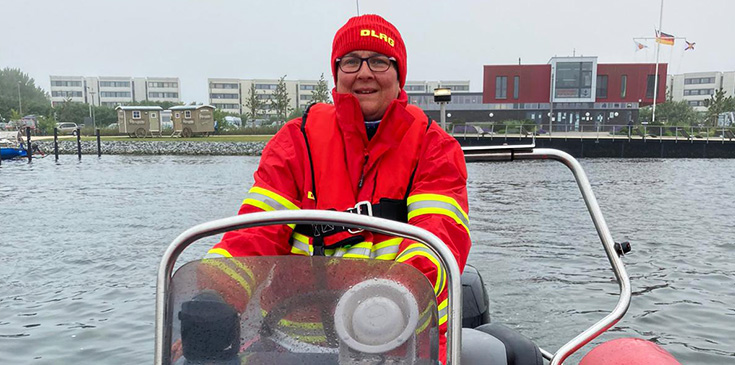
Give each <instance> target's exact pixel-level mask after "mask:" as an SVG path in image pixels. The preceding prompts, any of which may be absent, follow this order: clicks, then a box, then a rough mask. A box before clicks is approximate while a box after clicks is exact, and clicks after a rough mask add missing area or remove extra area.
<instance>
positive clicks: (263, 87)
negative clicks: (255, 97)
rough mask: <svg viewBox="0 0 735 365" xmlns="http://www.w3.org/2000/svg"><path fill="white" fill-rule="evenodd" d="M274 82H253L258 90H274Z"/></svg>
mask: <svg viewBox="0 0 735 365" xmlns="http://www.w3.org/2000/svg"><path fill="white" fill-rule="evenodd" d="M276 86H278V85H276V84H255V88H256V89H258V90H275V89H276Z"/></svg>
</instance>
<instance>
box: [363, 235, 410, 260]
mask: <svg viewBox="0 0 735 365" xmlns="http://www.w3.org/2000/svg"><path fill="white" fill-rule="evenodd" d="M401 242H403V238H401V237H396V238H391V239H388V240H385V241H383V242H379V243H376V244H374V245H373V247H371V249H370V250H371V252H370V257H372V258H374V259H376V260H394V259H395V258H396V256H398V249H399V246H400V245H401Z"/></svg>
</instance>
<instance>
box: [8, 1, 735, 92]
mask: <svg viewBox="0 0 735 365" xmlns="http://www.w3.org/2000/svg"><path fill="white" fill-rule="evenodd" d="M358 7H359V12H360V14H379V15H381V16H383V17H384V18H386V19H387V20H388V21H390V22H391V23H393V24H394V25H395V26H396V28H398V30H399V31H400V32H401V35H402V37H403V39H404V42H405V44H406V48H407V52H408V80H416V81H418V80H469V81H470V90H471V91H482V72H483V67H482V66H483V65H503V64H518V63H519V61H520V62H521V63H522V64H545V63H547V62H548V61H549V59H550V58H551V57H553V56H572V55H577V56H580V55H584V56H597V57H598V63H639V62H651V63H653V62H655V43H654V42H653V41H652V40H641V42H642V43H644V44H647V45H648V46H649V48H647V49H644V50H641V51H636V47H635V43H634V41H633V39H634V38H645V37H649V38H650V37H653V36H654V29H655V28H657V27H658V24H659V11H660V8H661V1H660V0H607V1H602V0H600V1H598V0H528V1H523V0H515V1H509V0H484V1H480V0H454V1H434V0H422V1H421V0H401V1H398V0H358V1H355V0H311V1H307V0H302V1H296V0H289V1H287V0H124V1H123V0H115V1H113V0H0V14H2V16H0V68H5V67H12V68H20V69H21V70H22V71H23V72H26V73H28V74H29V75H30V76H31V77H32V78H34V79H35V81H36V84H37V85H39V86H41V87H42V88H43V89H45V90H47V91H48V90H49V85H50V81H49V75H63V76H131V77H178V78H179V79H180V81H181V97H182V101H184V102H187V103H188V102H192V101H196V102H204V103H206V102H208V98H207V78H240V79H276V78H279V77H281V76H283V75H286V78H287V79H293V80H295V79H306V80H317V79H319V76H320V75H321V74H322V73H324V77H325V78H326V79H327V80H330V86H331V85H332V84H333V83H332V82H331V70H330V67H329V56H330V53H331V45H332V39H333V37H334V33H335V32H336V31H337V29H339V27H341V26H342V25H343V24H344V23H345V22H346V21H347V20H348V19H349V18H350V17H352V16H355V15H356V14H357V12H358ZM733 14H735V1H733V0H700V1H692V0H664V5H663V21H662V23H663V24H662V29H663V31H664V32H666V33H669V34H672V35H674V36H676V37H681V38H682V39H677V40H676V44H675V45H674V46H673V47H671V46H662V47H661V53H660V56H659V59H660V61H661V62H662V63H669V73H671V74H678V73H686V72H707V71H735V46H733V44H735V42H734V41H733V36H735V31H734V30H733V28H732V22H733ZM684 38H686V40H688V41H690V42H696V46H695V49H694V51H686V52H684V48H685V47H684Z"/></svg>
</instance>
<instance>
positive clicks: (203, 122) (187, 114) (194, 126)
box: [169, 105, 214, 137]
mask: <svg viewBox="0 0 735 365" xmlns="http://www.w3.org/2000/svg"><path fill="white" fill-rule="evenodd" d="M169 110H171V121H172V122H173V123H174V134H173V135H174V136H177V135H179V136H182V137H191V136H193V135H200V134H204V135H209V134H210V133H212V132H214V107H213V106H211V105H177V106H174V107H171V108H169Z"/></svg>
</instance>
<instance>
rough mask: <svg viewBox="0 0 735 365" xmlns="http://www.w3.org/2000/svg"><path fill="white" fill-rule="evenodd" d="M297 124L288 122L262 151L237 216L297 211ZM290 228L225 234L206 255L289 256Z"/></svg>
mask: <svg viewBox="0 0 735 365" xmlns="http://www.w3.org/2000/svg"><path fill="white" fill-rule="evenodd" d="M297 132H298V124H297V123H295V122H293V121H292V122H289V123H288V124H287V125H286V126H284V128H282V129H281V131H279V133H277V134H276V135H275V136H274V137H273V138H272V139H271V141H270V142H268V144H267V145H266V147H265V149H264V150H263V155H262V156H261V159H260V165H259V166H258V170H257V171H256V172H255V183H254V185H253V187H252V188H251V189H250V190H249V191H248V193H247V195H246V196H245V199H244V200H243V202H242V205H241V206H240V210H239V212H238V214H247V213H253V212H263V211H271V210H295V209H300V208H301V207H300V201H301V199H300V198H301V196H300V195H301V191H302V190H301V186H300V185H301V184H302V183H303V176H304V175H303V166H302V165H300V164H299V161H298V159H295V158H293V156H294V155H295V154H296V146H295V140H294V139H295V138H296V137H297V136H298V135H300V134H297ZM292 231H293V225H278V226H266V227H254V228H248V229H242V230H237V231H230V232H227V233H225V234H224V236H223V237H222V240H221V241H220V242H219V243H217V244H216V245H215V246H214V247H213V248H212V249H211V250H210V251H209V253H208V256H209V257H217V256H225V257H231V256H271V255H285V254H288V253H289V252H291V245H290V244H289V238H290V237H291V233H292Z"/></svg>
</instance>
